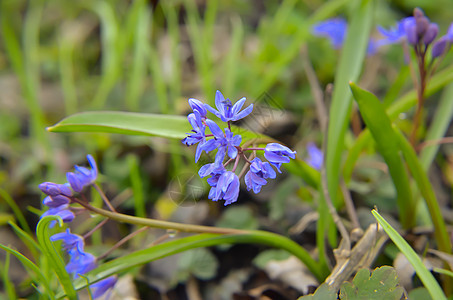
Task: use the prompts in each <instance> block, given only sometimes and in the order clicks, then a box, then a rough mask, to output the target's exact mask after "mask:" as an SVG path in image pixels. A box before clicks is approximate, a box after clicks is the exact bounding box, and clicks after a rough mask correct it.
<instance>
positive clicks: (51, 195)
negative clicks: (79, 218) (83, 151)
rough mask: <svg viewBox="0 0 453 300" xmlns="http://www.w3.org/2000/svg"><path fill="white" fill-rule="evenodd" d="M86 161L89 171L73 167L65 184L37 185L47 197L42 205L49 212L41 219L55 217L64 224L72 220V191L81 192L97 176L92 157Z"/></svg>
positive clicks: (45, 183)
mask: <svg viewBox="0 0 453 300" xmlns="http://www.w3.org/2000/svg"><path fill="white" fill-rule="evenodd" d="M87 159H88V163H89V164H90V166H91V170H90V169H87V168H85V167H79V166H75V167H74V168H75V169H76V171H75V173H72V172H68V173H66V178H67V180H68V182H67V183H65V184H57V183H53V182H44V183H41V184H40V185H39V189H40V190H41V191H42V192H43V193H44V194H46V195H47V197H46V198H44V200H43V204H44V205H46V206H48V207H49V210H48V211H46V212H45V213H43V214H42V215H41V218H43V217H45V216H49V215H55V216H59V217H61V218H62V219H63V222H65V223H68V222H71V221H72V220H73V219H74V213H73V212H72V211H70V210H69V204H70V203H71V197H72V195H73V191H75V192H81V191H82V190H83V188H84V187H86V186H88V185H91V184H93V183H94V182H95V181H96V178H97V175H98V168H97V166H96V162H95V161H94V158H93V156H91V155H87ZM71 188H72V190H71ZM53 224H55V223H53ZM53 224H52V226H53Z"/></svg>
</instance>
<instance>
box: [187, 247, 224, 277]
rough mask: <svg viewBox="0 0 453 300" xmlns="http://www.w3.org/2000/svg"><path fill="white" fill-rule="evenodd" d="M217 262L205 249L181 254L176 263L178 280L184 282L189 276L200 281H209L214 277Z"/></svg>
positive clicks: (217, 265)
mask: <svg viewBox="0 0 453 300" xmlns="http://www.w3.org/2000/svg"><path fill="white" fill-rule="evenodd" d="M218 267H219V262H218V261H217V258H216V257H215V256H214V254H212V253H211V252H210V251H209V250H207V249H206V248H198V249H192V250H189V251H185V252H184V253H182V254H181V256H180V257H179V261H178V272H180V274H179V276H178V279H179V281H180V282H183V281H186V280H187V279H188V278H189V275H190V274H192V275H194V276H195V277H197V278H199V279H202V280H209V279H212V278H214V277H215V276H216V274H217V269H218Z"/></svg>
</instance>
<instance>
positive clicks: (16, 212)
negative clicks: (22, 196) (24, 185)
mask: <svg viewBox="0 0 453 300" xmlns="http://www.w3.org/2000/svg"><path fill="white" fill-rule="evenodd" d="M0 196H1V197H2V198H3V200H5V202H6V204H8V206H9V207H10V208H11V210H12V211H13V213H14V215H15V216H16V219H17V221H18V222H19V224H20V226H21V227H22V229H24V230H25V232H27V233H28V234H29V235H32V231H31V229H30V226H28V223H27V220H26V219H25V216H24V214H23V213H22V211H21V209H20V208H19V206H17V204H16V202H15V201H14V199H13V198H11V196H10V195H9V194H8V192H7V191H5V190H4V189H2V188H0Z"/></svg>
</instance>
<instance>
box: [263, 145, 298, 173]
mask: <svg viewBox="0 0 453 300" xmlns="http://www.w3.org/2000/svg"><path fill="white" fill-rule="evenodd" d="M264 157H265V158H266V159H267V160H268V161H269V162H270V163H271V164H273V165H274V166H276V167H277V170H278V172H280V173H281V171H280V166H281V165H282V163H289V161H290V158H292V159H294V158H296V151H292V150H291V149H289V148H288V147H286V146H283V145H280V144H277V143H270V144H267V145H266V147H265V148H264Z"/></svg>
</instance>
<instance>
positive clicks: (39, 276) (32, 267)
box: [0, 244, 55, 299]
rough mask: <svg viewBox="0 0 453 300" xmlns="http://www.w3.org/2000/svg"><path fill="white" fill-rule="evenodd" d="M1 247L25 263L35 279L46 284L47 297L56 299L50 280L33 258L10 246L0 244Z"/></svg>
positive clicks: (38, 282)
mask: <svg viewBox="0 0 453 300" xmlns="http://www.w3.org/2000/svg"><path fill="white" fill-rule="evenodd" d="M0 249H3V250H5V251H6V252H8V253H11V254H12V255H14V256H15V257H16V258H17V259H18V260H19V261H20V262H21V263H22V265H24V267H25V268H26V269H27V270H30V271H31V272H30V273H29V274H30V275H31V277H32V278H33V281H34V282H35V283H36V284H38V285H41V284H42V285H43V286H44V288H45V290H46V294H45V295H47V297H48V298H49V299H55V295H54V293H53V291H52V289H51V288H50V284H49V280H48V279H47V278H46V276H44V274H43V273H42V272H41V270H40V268H39V267H38V266H37V265H35V264H34V263H33V262H32V261H31V260H29V259H28V258H27V257H25V256H24V255H23V254H22V253H20V252H18V251H16V250H14V249H12V248H10V247H7V246H4V245H2V244H0Z"/></svg>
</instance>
